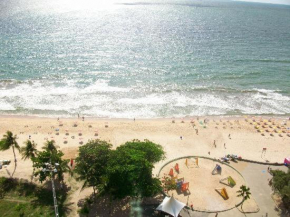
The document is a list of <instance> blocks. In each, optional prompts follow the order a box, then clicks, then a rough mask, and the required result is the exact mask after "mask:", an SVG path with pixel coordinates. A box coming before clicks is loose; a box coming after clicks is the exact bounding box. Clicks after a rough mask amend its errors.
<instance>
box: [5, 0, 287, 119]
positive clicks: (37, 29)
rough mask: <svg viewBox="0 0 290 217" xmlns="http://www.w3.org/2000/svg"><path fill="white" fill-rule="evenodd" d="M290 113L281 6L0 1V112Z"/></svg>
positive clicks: (187, 0) (161, 0) (199, 0)
mask: <svg viewBox="0 0 290 217" xmlns="http://www.w3.org/2000/svg"><path fill="white" fill-rule="evenodd" d="M77 113H80V114H81V115H85V116H93V117H106V118H108V117H109V118H132V117H136V118H160V117H184V116H196V115H241V114H255V115H289V114H290V6H283V5H268V4H257V3H243V2H232V1H223V2H222V1H205V0H154V1H153V0H150V1H149V0H147V1H144V0H136V1H132V0H131V1H130V0H119V1H118V0H116V1H93V0H50V1H45V0H9V1H7V0H0V114H20V115H39V116H58V117H61V116H66V117H70V116H76V114H77Z"/></svg>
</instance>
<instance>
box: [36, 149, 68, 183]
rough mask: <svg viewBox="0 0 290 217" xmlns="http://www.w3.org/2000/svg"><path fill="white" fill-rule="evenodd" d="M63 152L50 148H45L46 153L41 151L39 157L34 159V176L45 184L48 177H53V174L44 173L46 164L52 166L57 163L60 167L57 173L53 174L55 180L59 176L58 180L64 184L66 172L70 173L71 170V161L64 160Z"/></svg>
mask: <svg viewBox="0 0 290 217" xmlns="http://www.w3.org/2000/svg"><path fill="white" fill-rule="evenodd" d="M63 155H64V154H63V153H62V151H59V150H57V149H54V148H52V149H51V146H49V147H48V148H44V151H40V152H38V153H37V155H36V156H35V157H34V158H32V161H33V168H34V169H35V173H34V176H35V177H39V181H40V182H43V181H45V180H46V179H47V178H48V177H49V178H52V177H51V173H49V172H47V171H43V169H44V168H45V164H46V163H49V164H51V165H55V164H56V163H57V164H58V165H59V166H58V167H57V173H53V178H54V176H55V175H57V178H58V180H59V181H60V182H63V175H64V173H66V172H70V168H69V166H68V163H69V160H64V159H63V158H62V157H63Z"/></svg>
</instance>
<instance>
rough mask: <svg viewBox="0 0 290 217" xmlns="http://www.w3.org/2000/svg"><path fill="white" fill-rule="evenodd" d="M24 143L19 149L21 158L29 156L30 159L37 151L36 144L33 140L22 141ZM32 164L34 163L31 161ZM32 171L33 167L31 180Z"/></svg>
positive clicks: (24, 158)
mask: <svg viewBox="0 0 290 217" xmlns="http://www.w3.org/2000/svg"><path fill="white" fill-rule="evenodd" d="M24 144H25V146H24V147H22V148H21V149H20V153H21V155H22V159H23V160H26V159H28V158H29V159H31V160H32V159H33V158H35V157H36V153H37V149H36V145H37V144H36V143H34V141H32V142H31V141H30V140H27V141H26V142H24ZM32 164H33V165H34V162H33V161H32ZM34 171H35V168H34V167H33V172H32V176H31V181H32V179H33V175H34Z"/></svg>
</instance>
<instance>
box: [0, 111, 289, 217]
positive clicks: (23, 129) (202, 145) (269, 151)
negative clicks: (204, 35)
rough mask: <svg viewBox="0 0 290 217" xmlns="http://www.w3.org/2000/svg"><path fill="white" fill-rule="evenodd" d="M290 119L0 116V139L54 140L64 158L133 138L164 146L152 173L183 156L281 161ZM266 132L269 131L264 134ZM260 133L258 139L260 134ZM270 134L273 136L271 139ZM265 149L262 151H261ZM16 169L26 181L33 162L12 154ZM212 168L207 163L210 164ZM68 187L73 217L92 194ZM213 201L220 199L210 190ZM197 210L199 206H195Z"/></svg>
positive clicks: (6, 171) (3, 156)
mask: <svg viewBox="0 0 290 217" xmlns="http://www.w3.org/2000/svg"><path fill="white" fill-rule="evenodd" d="M289 127H290V121H288V120H287V119H286V118H285V117H284V118H282V117H281V118H270V117H263V118H261V117H248V116H247V117H246V116H243V117H241V116H240V117H199V118H187V119H177V118H175V119H154V120H139V119H136V120H134V119H132V120H129V119H109V120H104V119H93V118H90V119H89V118H85V120H84V121H83V120H82V118H74V119H73V118H72V119H59V120H58V119H56V118H39V117H24V116H2V117H1V118H0V135H1V137H2V136H3V134H5V132H6V131H7V130H10V131H12V132H13V133H14V134H17V137H18V140H17V141H18V144H19V145H20V147H21V146H23V145H24V142H25V141H26V140H28V139H29V138H30V139H31V140H32V141H34V142H36V143H37V149H38V150H40V149H41V148H42V147H43V145H44V143H45V142H46V141H47V140H55V142H56V145H57V146H59V148H60V149H61V150H62V151H63V152H64V154H65V156H64V157H65V158H68V159H71V158H75V157H76V156H77V154H78V148H79V147H80V146H81V145H82V144H85V143H86V142H87V141H88V140H91V139H101V140H106V141H108V142H110V143H111V144H112V145H113V148H116V147H118V146H120V145H121V144H124V143H125V142H126V141H130V140H133V139H139V140H144V139H149V140H151V141H153V142H155V143H158V144H160V145H162V146H163V147H164V150H165V152H166V159H165V160H164V161H162V162H159V163H157V164H156V165H155V168H154V170H153V173H154V175H157V174H158V172H159V170H160V168H161V167H162V166H163V165H164V164H165V163H166V162H168V161H170V160H172V159H175V158H178V157H183V156H189V155H191V156H206V157H207V156H208V157H211V158H221V157H224V156H225V155H227V154H235V155H237V156H241V157H242V158H245V159H250V160H255V161H260V162H279V163H283V160H284V158H285V157H288V156H289V155H290V146H289V144H290V137H289V133H290V132H289ZM267 131H269V132H267ZM262 134H263V135H262ZM271 134H272V135H271ZM264 148H266V151H263V149H264ZM16 156H17V162H18V164H17V169H16V171H15V174H14V177H15V178H23V179H27V180H30V179H31V174H32V162H31V161H30V160H26V161H24V160H22V159H21V155H20V153H19V152H18V151H16ZM13 159H14V157H13V152H12V150H7V151H3V152H0V160H11V164H10V165H9V166H7V167H6V168H2V169H1V170H0V176H6V177H9V176H10V174H11V173H12V171H13V169H14V162H13ZM211 167H212V165H211ZM66 180H67V182H68V185H70V186H71V187H72V189H73V190H72V193H71V194H70V199H69V201H70V202H73V203H72V204H73V205H72V206H71V207H72V212H71V214H70V216H76V215H77V214H76V213H77V209H78V207H77V201H79V200H80V199H81V198H85V197H86V196H89V195H90V194H91V193H92V189H91V188H87V189H85V190H83V191H81V190H80V189H81V188H80V186H81V185H82V184H81V183H77V182H76V181H74V179H70V178H68V176H67V178H66ZM213 194H214V196H215V197H218V199H220V198H219V196H218V195H217V193H216V192H213ZM195 206H196V207H195V208H199V207H198V206H199V204H198V203H196V204H195Z"/></svg>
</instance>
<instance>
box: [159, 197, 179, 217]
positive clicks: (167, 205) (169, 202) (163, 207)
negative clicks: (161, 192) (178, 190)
mask: <svg viewBox="0 0 290 217" xmlns="http://www.w3.org/2000/svg"><path fill="white" fill-rule="evenodd" d="M183 207H185V204H184V203H181V202H179V201H178V200H175V199H174V198H173V197H165V198H164V200H163V201H162V203H161V204H160V205H159V206H158V207H157V208H156V209H157V210H159V211H163V212H166V213H168V214H170V215H172V216H174V217H177V216H178V214H179V213H180V211H181V210H182V209H183Z"/></svg>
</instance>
